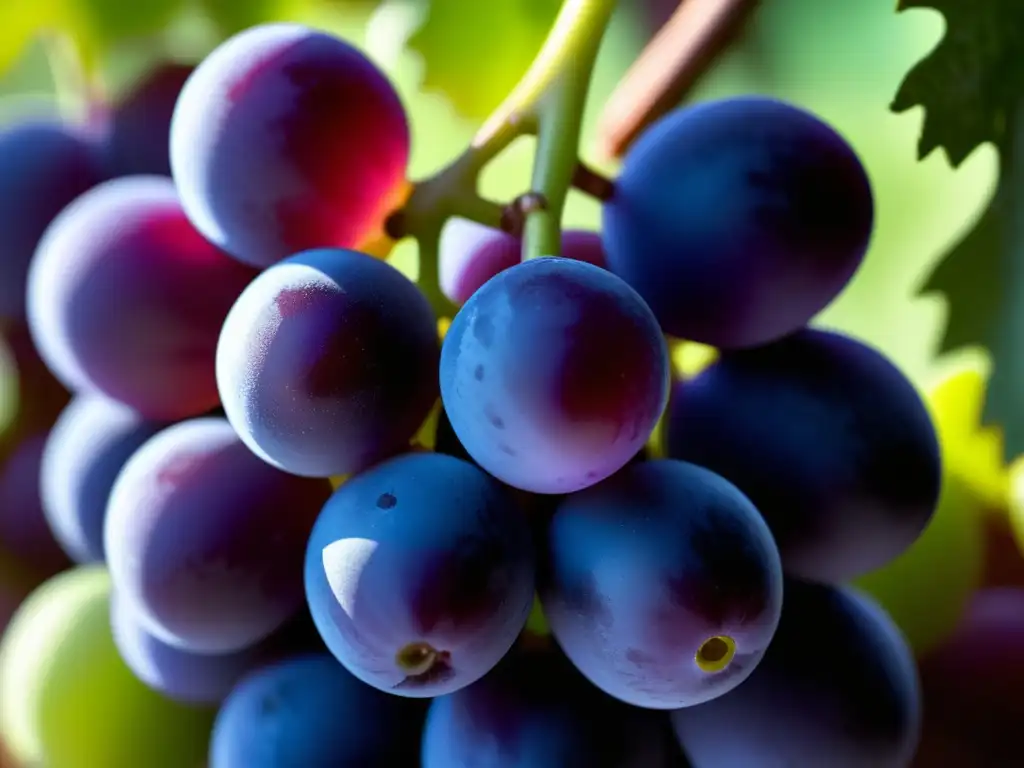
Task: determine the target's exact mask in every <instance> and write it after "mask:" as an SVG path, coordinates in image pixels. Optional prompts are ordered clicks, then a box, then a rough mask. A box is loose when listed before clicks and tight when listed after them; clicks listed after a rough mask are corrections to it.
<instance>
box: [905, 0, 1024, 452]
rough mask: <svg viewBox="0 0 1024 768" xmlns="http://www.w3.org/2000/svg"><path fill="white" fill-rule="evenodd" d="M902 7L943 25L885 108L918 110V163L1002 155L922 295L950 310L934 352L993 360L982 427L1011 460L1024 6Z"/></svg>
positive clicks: (1022, 404) (984, 1)
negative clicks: (986, 191) (996, 435)
mask: <svg viewBox="0 0 1024 768" xmlns="http://www.w3.org/2000/svg"><path fill="white" fill-rule="evenodd" d="M907 8H932V9H933V10H937V11H940V12H941V13H942V14H943V16H944V17H945V19H946V24H947V29H946V34H945V36H944V37H943V39H942V41H941V42H940V43H939V45H938V46H936V48H935V49H934V50H933V51H932V52H931V53H930V54H929V55H928V56H926V57H925V58H924V59H923V60H922V61H920V62H919V63H918V64H917V65H916V66H915V67H914V68H913V69H911V71H910V73H909V74H908V75H907V77H906V79H905V80H904V81H903V84H902V85H901V86H900V89H899V92H898V93H897V95H896V98H895V100H894V102H893V105H892V109H893V111H896V112H901V111H904V110H906V109H909V108H911V107H914V106H922V107H924V110H925V121H924V127H923V129H922V132H921V138H920V141H919V144H918V155H919V156H920V157H924V156H925V155H928V154H929V153H930V152H931V151H932V150H934V149H936V148H937V147H942V148H943V149H944V150H945V152H946V154H947V155H948V157H949V160H950V162H951V163H952V164H953V165H954V166H957V165H959V164H960V163H962V162H963V161H964V160H965V159H966V158H967V156H968V155H969V154H970V153H971V152H973V151H974V149H975V148H977V147H978V146H979V145H981V144H984V143H987V142H991V143H992V144H994V145H995V146H996V148H997V149H998V151H999V155H1000V164H999V171H1000V172H999V181H998V184H997V188H996V192H995V195H994V197H993V198H992V201H991V203H990V204H989V208H988V209H987V210H986V211H985V213H984V214H983V215H982V216H981V217H980V218H979V219H978V220H977V221H976V222H975V224H974V226H973V228H971V229H970V230H969V231H968V233H967V234H966V235H965V236H964V237H963V238H962V239H960V240H959V242H957V243H956V244H955V245H954V246H953V247H952V248H951V249H950V250H949V252H948V253H947V255H946V257H945V258H944V259H943V260H942V261H941V262H940V263H939V265H938V266H937V267H936V269H935V270H934V271H933V272H932V273H931V275H930V276H929V277H928V279H927V281H926V282H925V285H924V287H923V289H922V292H923V293H929V292H938V293H941V294H943V295H944V296H945V298H946V299H947V301H948V303H949V320H948V324H947V327H946V329H945V333H944V336H943V339H942V343H941V350H942V351H950V350H954V349H958V348H961V347H971V346H982V347H984V348H985V349H987V350H988V352H989V354H990V355H991V358H992V377H991V381H990V384H989V389H988V394H987V397H986V401H985V409H984V415H983V419H984V421H985V423H995V424H998V425H999V426H1000V427H1001V428H1002V431H1003V436H1004V446H1005V448H1004V450H1005V452H1006V456H1007V457H1013V456H1017V455H1020V454H1021V453H1024V398H1021V397H1020V394H1019V393H1020V391H1021V388H1022V385H1024V216H1022V213H1024V164H1022V162H1021V157H1022V155H1024V111H1022V110H1021V107H1022V106H1024V57H1022V56H1021V50H1024V7H1022V6H1021V3H1020V0H971V2H960V0H956V1H955V2H954V0H930V2H926V0H903V1H902V2H901V3H900V6H899V9H900V10H904V9H907Z"/></svg>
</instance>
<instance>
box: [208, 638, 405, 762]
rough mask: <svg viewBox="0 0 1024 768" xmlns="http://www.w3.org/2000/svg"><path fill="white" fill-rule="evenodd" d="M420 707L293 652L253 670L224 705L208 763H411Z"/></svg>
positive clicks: (326, 661)
mask: <svg viewBox="0 0 1024 768" xmlns="http://www.w3.org/2000/svg"><path fill="white" fill-rule="evenodd" d="M422 712H423V709H422V705H421V704H420V702H414V701H410V700H408V699H402V698H399V697H397V696H388V695H386V694H383V693H381V692H380V691H377V690H374V689H373V688H371V687H370V686H368V685H364V684H363V683H361V682H359V681H358V680H356V679H355V678H354V677H352V676H351V675H350V674H349V673H348V672H346V671H345V669H344V668H343V667H342V666H340V665H339V664H338V662H337V661H335V660H334V659H333V658H331V657H330V656H328V655H327V654H309V655H300V656H295V657H292V658H289V659H286V660H282V661H280V662H278V663H276V664H274V665H272V666H268V667H265V668H264V669H261V670H259V671H257V672H254V673H252V674H251V675H249V676H248V677H247V678H246V679H245V680H243V681H242V683H241V684H240V685H239V686H238V687H237V688H235V690H234V691H233V692H232V693H231V695H230V696H229V697H228V699H227V701H225V702H224V705H223V706H222V707H221V709H220V712H219V713H218V714H217V720H216V722H215V724H214V727H213V735H212V737H211V740H210V768H319V767H320V766H325V767H326V766H331V768H370V766H382V767H383V766H387V767H388V768H414V767H415V766H416V751H417V747H418V746H419V738H418V736H419V732H420V728H421V727H422Z"/></svg>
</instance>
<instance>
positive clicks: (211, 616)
mask: <svg viewBox="0 0 1024 768" xmlns="http://www.w3.org/2000/svg"><path fill="white" fill-rule="evenodd" d="M330 491H331V486H330V483H329V482H328V481H327V480H312V479H308V478H301V477H296V476H294V475H288V474H285V473H284V472H281V471H280V470H278V469H275V468H273V467H271V466H270V465H269V464H267V463H266V462H263V461H261V460H260V459H259V458H258V457H256V456H255V455H253V453H252V452H251V451H249V449H248V448H246V447H245V445H244V444H243V443H242V441H241V440H240V439H239V438H238V436H237V435H236V434H235V431H234V430H233V429H232V428H231V425H230V424H228V422H227V421H225V420H223V419H211V418H204V419H193V420H190V421H186V422H182V423H180V424H176V425H175V426H172V427H168V428H167V429H165V430H163V431H162V432H160V433H158V434H157V435H156V436H154V437H152V438H150V439H149V440H148V441H147V442H146V443H144V444H143V446H142V447H141V448H139V450H138V451H136V452H135V454H133V455H132V457H131V458H130V459H129V460H128V462H127V464H125V466H124V469H123V470H122V471H121V474H120V475H119V476H118V478H117V481H116V482H115V484H114V488H113V490H112V491H111V494H110V503H109V505H108V508H107V520H106V525H105V528H104V546H105V548H106V553H107V566H108V568H109V569H110V574H111V578H112V579H113V582H114V587H115V588H116V589H117V591H118V592H119V593H120V595H121V597H122V598H123V599H125V600H126V601H128V604H129V605H131V606H132V609H133V610H134V611H136V612H137V613H138V615H139V617H140V620H141V621H142V622H143V623H144V625H145V627H146V629H147V630H148V631H149V632H151V633H152V634H154V635H156V636H157V637H158V638H159V639H160V640H162V641H164V642H166V643H169V644H171V645H174V646H176V647H179V648H183V649H185V650H190V651H194V652H198V653H227V652H230V651H237V650H239V649H241V648H245V647H246V646H249V645H252V644H254V643H256V642H258V641H260V640H262V639H263V638H265V637H267V636H268V635H270V634H271V633H272V632H273V631H274V630H276V629H278V628H279V627H281V626H282V625H283V624H284V623H285V622H286V621H287V620H288V619H289V618H290V617H291V616H292V615H293V614H294V613H295V612H296V611H297V610H298V609H299V608H300V607H301V606H302V594H303V593H302V559H303V553H304V550H305V546H306V541H307V539H308V538H309V533H310V531H311V529H312V526H313V522H314V520H315V519H316V516H317V514H318V513H319V511H320V509H321V507H323V505H324V503H325V502H326V500H327V499H328V498H329V495H330Z"/></svg>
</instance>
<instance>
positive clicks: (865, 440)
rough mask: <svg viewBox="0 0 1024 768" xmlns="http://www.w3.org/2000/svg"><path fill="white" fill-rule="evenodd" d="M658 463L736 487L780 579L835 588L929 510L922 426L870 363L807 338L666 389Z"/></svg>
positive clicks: (929, 445) (933, 467)
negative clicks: (752, 508)
mask: <svg viewBox="0 0 1024 768" xmlns="http://www.w3.org/2000/svg"><path fill="white" fill-rule="evenodd" d="M667 424H668V428H667V442H668V453H669V455H670V456H672V457H673V458H676V459H682V460H684V461H692V462H694V463H695V464H700V465H701V466H703V467H707V468H708V469H710V470H712V471H714V472H717V473H718V474H720V475H722V476H723V477H725V478H727V479H728V480H730V481H731V482H733V483H735V484H736V485H737V486H738V487H739V488H740V489H741V490H742V491H743V492H744V493H745V494H747V496H749V497H750V499H751V500H752V501H753V502H754V504H755V505H756V506H757V508H758V510H760V512H761V514H762V515H764V518H765V520H766V521H767V522H768V526H769V527H770V528H771V530H772V534H773V535H774V536H775V539H776V541H777V542H778V545H779V549H780V551H781V552H782V562H783V567H784V568H785V569H786V572H787V573H791V574H792V575H794V576H802V577H804V578H807V579H813V580H816V581H826V582H839V581H845V580H848V579H852V578H855V577H857V576H861V575H863V574H865V573H867V572H868V571H871V570H873V569H875V568H878V567H881V566H882V565H885V564H886V563H888V562H889V561H890V560H892V559H893V558H895V557H896V556H897V555H899V554H900V553H901V552H903V551H904V550H905V549H906V548H907V547H908V546H909V545H910V544H912V543H913V542H914V541H915V540H916V539H917V537H918V536H919V535H920V533H921V531H923V530H924V528H925V526H926V525H927V524H928V521H929V520H930V519H931V516H932V513H933V511H934V510H935V507H936V505H937V504H938V498H939V485H940V481H941V468H940V461H939V445H938V440H937V438H936V436H935V430H934V428H933V427H932V423H931V419H930V417H929V415H928V411H927V410H926V408H925V405H924V403H923V402H922V401H921V398H920V397H919V396H918V394H917V392H916V390H915V389H914V387H913V385H911V383H910V382H909V381H907V379H906V378H905V377H904V376H903V374H902V373H900V371H899V370H898V369H897V368H896V367H895V366H894V365H893V364H892V363H890V362H889V361H888V360H887V359H886V358H885V357H884V356H883V355H882V354H881V353H879V352H877V351H876V350H874V349H872V348H871V347H868V346H867V345H865V344H862V343H861V342H859V341H855V340H854V339H851V338H849V337H846V336H843V335H840V334H838V333H832V332H829V331H819V330H806V331H801V332H800V333H797V334H794V335H793V336H790V337H788V338H786V339H783V340H782V341H779V342H776V343H774V344H770V345H768V346H765V347H761V348H758V349H750V350H743V351H738V352H732V353H728V354H725V355H723V356H722V357H721V358H720V359H719V360H718V361H716V362H715V363H714V364H713V365H712V366H711V367H709V368H707V369H705V370H704V371H703V372H702V373H701V374H700V375H699V376H697V377H696V378H693V379H690V380H689V381H685V382H682V383H680V384H677V385H676V389H675V391H674V392H673V396H672V402H671V404H670V405H669V413H668V419H667Z"/></svg>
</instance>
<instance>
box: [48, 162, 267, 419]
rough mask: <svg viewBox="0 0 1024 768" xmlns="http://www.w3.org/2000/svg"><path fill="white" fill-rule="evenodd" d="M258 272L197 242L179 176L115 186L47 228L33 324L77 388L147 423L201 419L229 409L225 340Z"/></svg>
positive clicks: (92, 194) (58, 370)
mask: <svg viewBox="0 0 1024 768" xmlns="http://www.w3.org/2000/svg"><path fill="white" fill-rule="evenodd" d="M255 274H256V273H255V271H254V270H252V269H250V268H248V267H244V266H242V265H241V264H239V263H238V262H236V261H235V260H234V259H231V258H229V257H228V256H227V255H225V254H224V253H222V252H220V251H218V250H217V249H216V248H214V247H213V246H212V245H210V243H208V242H207V241H206V240H204V239H203V237H202V236H201V235H200V234H199V233H198V232H196V230H195V229H194V228H193V227H192V225H191V224H189V222H188V220H187V219H186V218H185V214H184V213H183V212H182V210H181V205H180V203H179V202H178V195H177V192H176V191H175V189H174V182H172V181H171V180H170V179H169V178H166V177H161V176H131V177H125V178H122V179H115V180H114V181H109V182H106V183H105V184H102V185H100V186H98V187H96V188H95V189H92V190H90V191H89V192H87V193H86V194H84V195H82V196H81V197H79V198H78V199H77V200H76V201H75V202H74V203H72V204H71V205H70V206H68V207H67V208H66V209H65V210H64V211H63V212H62V213H61V214H60V215H59V216H58V217H57V219H56V220H54V222H53V224H52V225H51V226H50V228H49V229H48V230H47V232H46V235H45V236H44V237H43V241H42V242H41V243H40V245H39V250H38V251H37V252H36V256H35V258H34V260H33V262H32V269H31V271H30V274H29V284H28V311H29V320H30V326H31V330H32V334H33V337H34V338H35V341H36V344H37V346H38V348H39V352H40V354H41V355H42V357H43V359H44V360H45V361H46V363H47V365H49V366H50V368H51V370H53V371H54V373H55V374H56V375H57V376H58V377H59V378H60V379H61V380H62V381H63V382H64V383H65V384H67V385H68V386H69V387H70V388H72V389H76V390H88V391H94V392H99V393H102V394H104V395H106V396H107V397H110V398H112V399H114V400H119V401H121V402H123V403H125V404H126V405H129V406H130V407H132V408H134V409H135V410H137V411H139V412H140V413H141V414H142V415H143V416H146V417H147V418H152V419H159V420H167V421H171V420H174V419H180V418H185V417H188V416H195V415H198V414H201V413H203V412H205V411H208V410H209V409H210V408H213V407H214V406H215V405H216V404H217V399H218V398H217V381H216V373H215V359H216V347H217V337H218V334H219V333H220V329H221V326H222V325H223V323H224V318H225V317H226V316H227V313H228V310H229V309H230V308H231V305H232V303H233V302H234V301H235V299H236V298H237V297H238V295H239V294H240V293H241V292H242V289H243V288H244V287H245V286H246V285H247V284H248V283H249V282H250V281H251V280H252V278H253V277H254V276H255Z"/></svg>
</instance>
